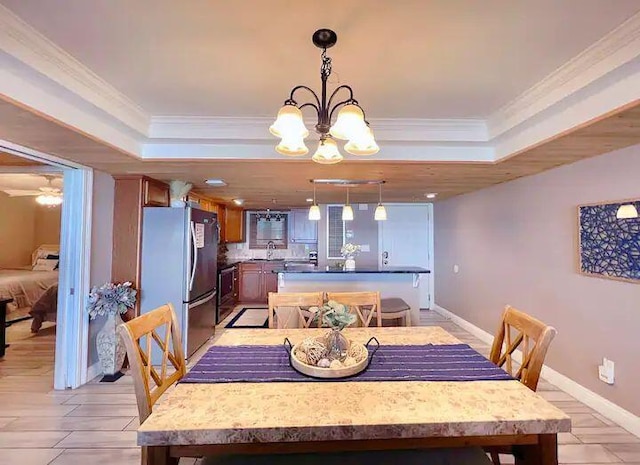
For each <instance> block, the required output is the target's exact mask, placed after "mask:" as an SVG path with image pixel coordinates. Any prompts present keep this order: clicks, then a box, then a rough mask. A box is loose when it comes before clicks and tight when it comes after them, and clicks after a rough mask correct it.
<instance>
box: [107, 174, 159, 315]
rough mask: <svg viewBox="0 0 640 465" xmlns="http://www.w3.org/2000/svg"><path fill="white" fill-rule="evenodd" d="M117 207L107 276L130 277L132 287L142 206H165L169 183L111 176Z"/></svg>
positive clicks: (137, 264) (137, 271) (137, 269)
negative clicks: (109, 271)
mask: <svg viewBox="0 0 640 465" xmlns="http://www.w3.org/2000/svg"><path fill="white" fill-rule="evenodd" d="M114 179H115V198H114V204H115V205H116V206H117V208H115V209H114V211H113V255H112V257H113V258H112V266H111V280H112V281H113V282H117V283H122V282H126V281H130V282H131V283H132V284H133V287H134V288H135V289H139V287H138V286H139V284H140V272H141V270H140V256H141V249H142V209H143V208H144V207H168V206H169V185H168V184H165V183H164V182H162V181H158V180H156V179H151V178H148V177H146V176H140V175H127V176H114ZM139 302H140V295H138V299H137V303H136V307H135V308H134V309H133V311H129V312H127V317H129V318H131V317H133V316H136V315H137V314H138V312H139Z"/></svg>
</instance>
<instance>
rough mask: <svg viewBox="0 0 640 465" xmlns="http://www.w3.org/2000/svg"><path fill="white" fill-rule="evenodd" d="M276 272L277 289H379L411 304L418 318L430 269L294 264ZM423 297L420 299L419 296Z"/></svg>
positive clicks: (415, 317) (388, 296) (294, 290)
mask: <svg viewBox="0 0 640 465" xmlns="http://www.w3.org/2000/svg"><path fill="white" fill-rule="evenodd" d="M273 272H274V273H277V274H278V292H318V291H321V292H325V291H331V292H343V291H347V292H356V291H380V295H381V297H382V298H383V299H384V298H391V297H399V298H401V299H403V300H404V301H405V302H406V303H407V304H408V305H409V306H410V307H411V320H412V321H420V307H421V305H420V302H421V300H423V299H424V297H426V294H427V293H428V287H427V285H426V281H427V277H428V276H427V275H428V274H429V273H431V271H429V270H427V269H426V268H420V267H415V266H405V267H395V268H392V267H385V268H378V267H362V268H356V269H355V270H344V269H343V268H339V267H330V266H328V267H316V268H303V267H300V268H296V267H288V268H282V269H276V270H274V271H273ZM421 298H422V299H421Z"/></svg>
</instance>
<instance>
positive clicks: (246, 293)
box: [239, 262, 282, 303]
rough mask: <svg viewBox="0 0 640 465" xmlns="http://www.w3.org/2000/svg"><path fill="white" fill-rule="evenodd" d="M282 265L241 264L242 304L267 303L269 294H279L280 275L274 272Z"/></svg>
mask: <svg viewBox="0 0 640 465" xmlns="http://www.w3.org/2000/svg"><path fill="white" fill-rule="evenodd" d="M281 266H282V263H268V262H262V263H246V262H245V263H241V264H240V296H239V300H240V302H256V303H258V302H260V303H266V302H267V300H268V297H269V292H278V275H277V274H276V273H272V271H273V270H275V269H277V268H279V267H281Z"/></svg>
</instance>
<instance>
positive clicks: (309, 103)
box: [298, 102, 320, 116]
mask: <svg viewBox="0 0 640 465" xmlns="http://www.w3.org/2000/svg"><path fill="white" fill-rule="evenodd" d="M304 107H313V108H314V109H315V110H316V113H317V114H318V116H320V108H318V105H316V104H315V103H312V102H307V103H303V104H302V105H300V106H299V107H298V108H299V109H300V110H302V109H303V108H304Z"/></svg>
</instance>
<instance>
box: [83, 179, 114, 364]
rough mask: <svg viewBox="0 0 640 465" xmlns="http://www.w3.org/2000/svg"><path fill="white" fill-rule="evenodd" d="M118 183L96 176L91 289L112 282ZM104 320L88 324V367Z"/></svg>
mask: <svg viewBox="0 0 640 465" xmlns="http://www.w3.org/2000/svg"><path fill="white" fill-rule="evenodd" d="M114 194H115V181H114V179H113V178H112V177H111V176H110V175H108V174H106V173H102V172H100V171H94V173H93V218H92V225H91V278H90V281H91V286H99V285H101V284H104V283H106V282H109V281H111V262H112V255H111V254H112V251H113V208H114V201H113V200H114ZM104 323H105V319H104V318H100V317H99V318H97V319H95V320H92V321H91V322H90V324H89V366H91V365H93V364H94V363H96V362H97V361H98V353H97V350H96V336H97V334H98V331H100V329H101V328H102V327H103V326H104Z"/></svg>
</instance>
